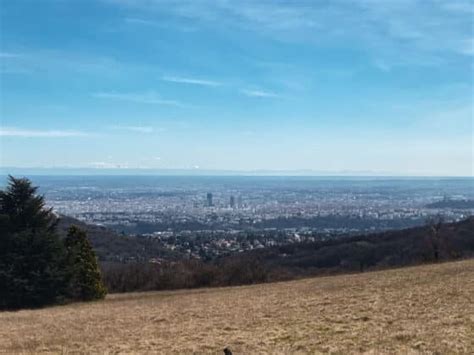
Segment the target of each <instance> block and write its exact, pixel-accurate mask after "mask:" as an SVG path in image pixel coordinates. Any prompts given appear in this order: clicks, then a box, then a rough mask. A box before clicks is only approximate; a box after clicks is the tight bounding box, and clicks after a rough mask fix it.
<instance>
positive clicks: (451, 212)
mask: <svg viewBox="0 0 474 355" xmlns="http://www.w3.org/2000/svg"><path fill="white" fill-rule="evenodd" d="M34 181H35V182H36V183H39V184H40V186H41V191H42V193H44V194H45V196H46V199H47V201H48V203H49V204H50V206H51V207H53V209H54V211H55V212H57V213H59V214H64V215H68V216H71V217H73V218H77V219H79V220H81V221H83V222H86V223H88V224H96V225H101V226H105V227H107V228H110V229H112V230H114V231H116V232H117V233H120V234H126V235H138V236H142V237H144V238H147V239H148V238H149V239H153V241H154V242H155V243H158V244H160V245H161V246H163V247H165V248H167V249H170V250H173V251H176V252H179V253H184V254H188V255H189V256H190V257H196V258H203V259H209V258H214V257H218V256H221V255H227V254H229V253H235V252H242V251H247V250H252V249H259V248H264V247H268V246H274V245H282V244H288V243H301V242H310V241H314V240H316V239H326V238H332V237H334V236H340V235H354V234H360V233H370V232H378V231H385V230H390V229H401V228H408V227H412V226H417V225H422V224H425V223H426V221H427V220H428V219H429V218H433V217H435V216H442V217H443V218H444V219H445V220H447V221H458V220H462V219H465V218H467V217H468V216H471V215H474V204H473V202H472V201H473V200H474V191H473V188H472V187H473V180H472V179H469V178H467V179H435V178H429V179H412V180H410V179H388V178H386V179H384V178H352V179H351V178H307V177H305V178H296V177H295V178H291V177H183V176H181V177H163V176H162V177H110V176H109V177H38V179H36V180H34ZM452 201H454V203H451V202H452ZM460 201H461V202H462V203H460ZM440 202H441V203H440Z"/></svg>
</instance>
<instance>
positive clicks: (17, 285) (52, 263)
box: [0, 176, 68, 308]
mask: <svg viewBox="0 0 474 355" xmlns="http://www.w3.org/2000/svg"><path fill="white" fill-rule="evenodd" d="M55 220H56V218H55V216H54V214H53V213H52V211H51V209H47V208H46V207H45V204H44V198H43V197H42V196H40V195H38V194H37V187H34V186H32V185H31V182H30V181H29V180H28V179H16V178H14V177H12V176H10V177H9V181H8V186H7V188H6V189H5V190H4V191H3V190H0V308H20V307H38V306H43V305H47V304H52V303H55V302H58V301H60V300H61V299H63V298H64V295H65V288H66V285H67V282H68V276H67V272H66V267H65V266H66V265H65V261H66V260H65V250H64V246H63V244H62V243H61V241H60V240H59V238H58V236H57V234H56V231H55V229H56V222H55Z"/></svg>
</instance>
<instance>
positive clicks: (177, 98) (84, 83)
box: [0, 0, 474, 176]
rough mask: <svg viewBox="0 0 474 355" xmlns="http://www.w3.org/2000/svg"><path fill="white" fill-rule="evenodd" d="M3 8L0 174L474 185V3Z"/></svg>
mask: <svg viewBox="0 0 474 355" xmlns="http://www.w3.org/2000/svg"><path fill="white" fill-rule="evenodd" d="M1 7H2V11H1V13H0V16H1V25H0V26H1V44H0V61H1V71H0V75H1V77H0V80H1V82H0V85H1V86H0V89H1V92H0V101H1V106H0V115H1V116H0V124H1V127H0V148H1V149H0V150H1V153H0V168H1V169H2V170H9V167H16V168H56V169H57V168H67V169H78V168H81V169H84V170H87V169H91V171H106V172H110V173H113V172H114V171H115V170H116V171H117V172H118V173H120V172H121V171H125V172H133V171H138V172H141V171H150V172H153V171H168V170H171V171H172V170H185V171H191V172H197V171H204V172H206V171H210V172H213V171H214V172H216V171H218V172H219V171H220V172H222V171H230V172H236V173H244V172H255V171H268V172H280V173H282V174H284V173H283V172H295V171H299V172H302V171H304V172H310V173H311V172H313V173H314V174H316V175H318V174H323V175H324V174H329V173H335V174H336V175H347V174H356V175H359V174H361V175H364V174H365V175H414V176H473V166H474V146H473V129H472V128H473V127H472V125H473V101H472V99H473V75H474V74H473V67H472V59H473V58H472V56H473V54H474V49H473V44H474V41H473V38H474V37H473V29H472V16H473V14H474V9H473V5H472V2H470V1H453V2H441V1H435V0H433V1H384V2H376V1H369V0H365V1H337V0H335V1H327V2H318V3H317V4H316V3H315V2H312V1H296V2H287V1H266V2H262V3H256V2H252V1H243V2H239V3H238V4H237V3H236V2H228V1H217V2H214V1H206V0H203V1H194V2H190V1H158V0H156V1H155V0H137V1H127V0H87V1H81V2H68V1H62V0H44V1H41V2H31V1H24V0H19V1H15V2H7V1H3V2H1ZM6 172H7V173H8V171H6Z"/></svg>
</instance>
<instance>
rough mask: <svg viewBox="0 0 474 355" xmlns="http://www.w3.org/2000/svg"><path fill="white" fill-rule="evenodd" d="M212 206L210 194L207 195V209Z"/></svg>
mask: <svg viewBox="0 0 474 355" xmlns="http://www.w3.org/2000/svg"><path fill="white" fill-rule="evenodd" d="M211 206H212V194H211V193H210V192H208V193H207V207H211Z"/></svg>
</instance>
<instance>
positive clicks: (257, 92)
mask: <svg viewBox="0 0 474 355" xmlns="http://www.w3.org/2000/svg"><path fill="white" fill-rule="evenodd" d="M240 92H241V93H242V94H244V95H245V96H249V97H261V98H276V97H279V95H277V94H275V93H273V92H270V91H263V90H246V89H244V90H240Z"/></svg>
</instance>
